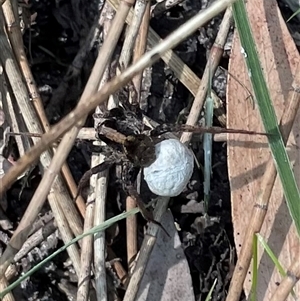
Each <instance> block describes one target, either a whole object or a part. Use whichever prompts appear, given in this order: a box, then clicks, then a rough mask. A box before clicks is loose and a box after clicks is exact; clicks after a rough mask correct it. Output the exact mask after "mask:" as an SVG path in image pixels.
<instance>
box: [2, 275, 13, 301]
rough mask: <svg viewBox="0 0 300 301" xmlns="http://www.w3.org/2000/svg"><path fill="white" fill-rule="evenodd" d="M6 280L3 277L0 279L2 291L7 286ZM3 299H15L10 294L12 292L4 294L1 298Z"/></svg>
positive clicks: (4, 300) (5, 300)
mask: <svg viewBox="0 0 300 301" xmlns="http://www.w3.org/2000/svg"><path fill="white" fill-rule="evenodd" d="M8 284H9V283H8V282H7V280H6V278H5V277H2V278H1V280H0V291H3V290H4V289H5V288H6V287H7V286H8ZM2 300H3V301H15V298H14V296H13V294H12V292H9V293H8V294H7V295H5V296H4V297H3V299H2Z"/></svg>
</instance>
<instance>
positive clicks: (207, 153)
mask: <svg viewBox="0 0 300 301" xmlns="http://www.w3.org/2000/svg"><path fill="white" fill-rule="evenodd" d="M210 70H211V69H210ZM211 85H212V74H211V72H209V83H208V90H207V97H206V102H205V125H206V126H207V127H211V126H212V124H213V114H214V101H213V99H212V95H211ZM203 151H204V183H203V187H204V206H205V211H206V212H207V209H208V203H209V198H210V180H211V165H212V134H209V133H204V135H203Z"/></svg>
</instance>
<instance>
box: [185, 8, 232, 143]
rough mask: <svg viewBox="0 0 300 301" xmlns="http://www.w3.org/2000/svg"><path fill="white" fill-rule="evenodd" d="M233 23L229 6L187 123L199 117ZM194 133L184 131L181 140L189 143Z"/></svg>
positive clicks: (193, 121)
mask: <svg viewBox="0 0 300 301" xmlns="http://www.w3.org/2000/svg"><path fill="white" fill-rule="evenodd" d="M231 23H232V10H231V8H227V10H226V12H225V15H224V17H223V20H222V23H221V25H220V29H219V31H218V34H217V37H216V40H215V42H214V45H213V46H212V49H211V51H210V55H209V58H208V63H207V64H206V66H205V70H204V73H203V77H202V80H201V84H200V86H199V88H198V91H197V94H196V96H195V100H194V102H193V105H192V108H191V111H190V114H189V116H188V118H187V121H186V124H188V125H195V124H196V123H197V121H198V119H199V116H200V113H201V111H202V108H203V104H204V101H205V97H206V94H207V90H208V85H209V76H210V74H211V76H213V75H214V74H215V72H216V69H217V68H218V65H219V62H220V59H221V57H222V55H223V52H224V45H225V43H226V39H227V35H228V32H229V28H230V26H231ZM192 135H193V133H188V132H186V133H183V134H182V136H181V142H182V143H188V142H189V141H190V140H191V138H192Z"/></svg>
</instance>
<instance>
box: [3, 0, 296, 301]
mask: <svg viewBox="0 0 300 301" xmlns="http://www.w3.org/2000/svg"><path fill="white" fill-rule="evenodd" d="M206 2H207V1H196V0H187V1H185V2H184V4H182V5H180V6H178V7H175V8H173V9H171V10H170V11H169V12H168V13H167V14H166V13H165V14H163V15H162V16H159V17H158V18H156V19H154V20H152V21H151V26H152V27H153V29H154V30H155V31H156V32H157V33H158V34H159V35H160V36H161V37H165V36H167V35H168V34H169V33H170V32H172V31H173V30H174V29H176V28H177V27H178V26H180V25H181V24H183V23H184V22H185V21H186V20H188V19H189V18H190V17H192V16H193V15H195V14H196V13H197V12H198V11H199V10H200V9H203V8H205V7H206V6H207V3H206ZM87 3H89V4H88V5H89V6H87ZM30 4H31V7H30V12H31V13H32V14H34V13H37V17H36V19H35V23H34V24H33V25H32V27H31V28H30V29H27V30H26V32H25V34H24V43H25V47H26V50H27V55H28V58H29V61H30V64H31V68H32V72H33V74H34V77H35V80H36V82H37V85H38V87H39V91H40V93H41V95H42V97H43V101H44V105H45V108H46V112H47V114H48V118H49V120H50V121H51V122H52V123H55V122H57V121H58V120H60V119H61V118H62V117H63V116H65V115H66V114H67V113H68V112H69V111H70V110H71V109H72V108H74V106H75V105H76V102H77V101H78V99H79V96H80V94H81V92H82V90H83V88H84V86H85V83H86V81H87V79H88V76H89V73H90V71H91V68H92V66H93V62H94V60H95V57H96V53H97V49H98V47H99V46H101V43H102V41H101V38H100V39H99V40H97V41H95V44H94V46H93V48H92V50H91V52H90V53H89V55H88V56H87V58H86V61H85V64H84V67H83V68H82V69H81V70H80V73H79V74H78V76H77V77H75V78H73V79H72V80H71V81H69V82H67V83H66V87H67V88H66V89H65V90H64V94H63V97H62V98H61V99H62V101H60V102H59V103H57V102H56V101H55V99H54V98H55V97H54V96H56V95H57V94H55V93H57V89H58V88H59V87H60V85H61V83H62V81H63V79H64V76H65V74H66V72H67V68H68V66H69V65H70V64H71V63H72V61H73V58H74V57H75V55H76V54H77V52H78V50H79V47H80V45H82V43H83V42H84V40H85V38H86V36H87V33H88V29H89V28H90V27H91V26H92V24H93V20H94V17H95V15H96V14H95V12H96V8H97V5H98V3H97V2H96V1H94V2H91V1H90V2H85V1H79V4H78V7H74V6H73V4H72V1H68V0H64V1H52V0H40V1H35V0H32V1H31V2H30ZM281 7H282V8H283V9H284V11H285V12H287V14H289V13H290V11H289V10H288V9H287V8H286V7H285V6H283V5H281ZM221 19H222V15H220V16H218V17H217V18H215V19H214V20H212V21H211V22H209V23H208V24H206V26H205V27H204V28H201V29H200V30H198V31H197V32H195V33H194V34H193V35H192V36H191V37H189V38H188V39H187V40H186V41H184V42H183V43H181V44H180V45H179V46H178V47H177V48H176V49H175V50H176V52H177V54H178V55H179V56H180V57H181V58H182V60H183V61H184V62H185V63H186V64H187V65H188V66H189V67H190V68H191V69H192V70H193V71H194V72H195V73H196V74H197V75H198V76H199V77H200V78H201V77H202V73H203V70H204V67H205V65H206V62H207V60H206V58H207V55H208V53H209V51H210V48H211V47H212V44H213V42H214V39H215V37H216V34H217V31H218V26H219V24H220V21H221ZM231 34H232V33H231ZM118 51H119V50H117V51H116V52H118ZM50 53H51V54H50ZM116 54H117V53H116ZM221 65H222V67H224V68H225V69H226V68H227V65H228V52H227V51H226V52H225V53H224V58H223V59H222V61H221ZM217 74H218V75H217V76H215V78H214V80H213V88H214V91H215V92H216V93H217V95H218V96H219V97H220V98H221V99H222V100H223V101H224V107H225V101H226V99H225V89H226V74H225V73H224V72H223V71H222V70H218V72H217ZM191 100H192V96H191V95H190V93H189V91H188V90H187V89H186V88H185V87H184V86H183V85H182V84H181V83H180V82H179V81H178V80H177V79H176V78H175V76H174V74H173V72H172V71H171V70H170V69H169V67H167V66H166V65H165V64H164V63H163V61H159V62H158V63H156V64H155V65H154V66H153V68H152V83H151V87H150V94H149V96H148V98H147V99H146V102H145V104H146V105H145V107H144V108H143V109H144V110H145V111H146V113H147V115H148V116H149V117H150V118H152V119H153V120H155V121H157V122H159V123H175V122H178V120H180V122H184V121H185V120H186V118H187V115H188V112H189V108H190V106H191ZM199 123H201V120H200V121H199ZM215 125H218V126H219V124H218V122H217V120H216V122H215ZM86 126H93V119H92V116H90V117H89V118H88V121H87V124H86ZM91 145H92V143H91V142H89V141H77V143H76V145H74V147H73V149H72V151H71V153H70V155H69V158H68V163H69V166H70V168H71V171H72V174H73V176H74V178H75V180H76V181H77V182H79V180H80V179H81V177H82V175H83V174H84V173H85V172H86V171H87V170H88V169H89V164H90V162H89V161H88V160H87V159H86V158H88V157H89V156H90V155H91V148H92V146H91ZM191 147H192V149H193V150H194V152H195V154H196V156H197V158H198V160H199V162H200V164H202V163H203V151H202V145H201V139H199V137H195V138H194V139H193V141H192V143H191ZM213 147H214V148H213V166H214V167H213V177H212V187H211V200H210V203H209V208H208V216H209V217H210V218H209V220H207V219H206V218H204V212H203V211H201V210H200V211H199V210H195V209H194V208H195V206H193V205H194V204H197V203H198V204H201V203H203V175H202V172H201V170H199V169H197V168H195V171H194V174H193V177H192V179H191V181H190V183H189V185H188V187H187V189H186V190H185V191H184V192H183V193H182V194H181V195H180V196H179V197H176V198H174V199H173V200H171V205H170V206H171V209H172V212H173V214H174V218H175V220H176V222H177V223H178V224H179V225H180V228H181V229H182V231H181V232H180V233H179V234H180V237H181V239H182V245H183V247H184V250H185V253H186V257H187V260H188V263H189V266H190V271H191V275H192V279H193V287H194V293H195V296H196V300H205V297H206V296H207V293H208V291H209V290H210V288H211V287H212V285H213V282H214V280H215V279H218V282H217V283H218V284H217V286H216V288H215V291H214V293H213V297H212V300H214V301H215V300H225V297H226V292H227V290H228V286H229V283H230V278H231V273H232V271H233V268H234V263H235V260H236V254H235V248H234V240H233V228H232V221H231V206H230V187H229V180H228V175H227V154H226V143H214V146H213ZM111 173H112V175H111V179H114V178H115V177H116V176H115V170H114V169H113V170H111ZM39 180H40V174H39V171H38V169H37V168H36V169H35V170H33V171H32V172H31V175H30V176H29V178H28V181H27V183H26V186H25V188H24V189H22V185H23V182H21V181H19V182H17V183H15V184H14V186H13V187H12V188H11V189H10V191H9V192H8V199H9V200H10V202H9V205H8V207H7V209H6V212H5V213H6V215H7V216H8V218H9V220H10V221H11V223H12V227H13V228H12V229H9V230H7V229H1V231H0V234H1V235H0V236H1V246H2V248H3V249H4V248H5V245H6V244H7V241H8V240H9V237H11V233H12V231H13V230H14V229H15V228H16V227H17V225H18V222H19V220H20V219H21V218H22V215H23V213H24V210H25V209H26V206H27V204H28V203H29V201H30V199H31V196H32V195H33V193H34V190H35V188H36V187H37V186H38V183H39ZM143 197H144V198H147V195H146V194H145V195H143ZM124 198H125V194H124V193H123V191H122V185H120V190H119V191H116V189H115V185H114V186H113V188H112V187H109V190H108V199H109V200H110V202H111V203H110V204H109V205H108V210H109V214H110V215H111V214H115V215H116V214H118V213H120V212H121V211H122V210H123V209H124ZM185 205H188V206H185ZM183 208H185V209H183ZM186 208H188V210H187V211H184V210H186ZM49 210H50V209H49V206H48V205H45V206H44V208H43V212H41V214H40V220H41V219H44V218H45V216H48V217H49V215H51V213H49ZM50 220H51V218H50V219H49V218H48V219H46V221H45V222H44V224H45V225H47V223H49V221H50ZM139 221H140V225H141V231H142V227H143V225H145V222H144V220H143V219H142V218H140V220H139ZM38 222H39V221H38ZM38 222H37V223H38ZM121 225H125V224H124V223H121V224H120V227H119V229H120V233H119V235H118V236H117V237H115V238H114V240H113V243H112V249H114V251H115V252H116V254H117V256H118V257H119V258H121V259H122V262H124V263H125V262H126V247H125V244H124V243H125V242H124V239H122V238H121V237H122V234H123V231H124V227H122V226H121ZM37 227H38V226H37ZM50 232H51V231H50ZM123 237H125V234H124V236H123ZM61 245H62V241H61V240H60V237H59V234H58V233H57V232H54V233H52V234H51V235H49V236H48V238H47V239H46V240H45V242H43V243H42V244H41V245H39V246H38V247H37V248H35V249H33V250H32V251H31V252H29V253H28V254H27V255H26V256H24V257H23V258H21V259H20V260H19V261H18V262H17V263H16V267H17V269H18V271H19V272H20V273H22V272H25V271H27V270H28V269H30V268H31V267H33V266H34V265H35V264H36V263H38V262H39V261H41V260H42V259H44V258H45V257H46V256H48V255H49V254H51V253H52V252H53V251H54V250H56V249H57V248H58V247H60V246H61ZM76 281H77V279H76V276H75V272H74V270H73V267H72V264H71V263H70V262H69V260H68V258H67V254H66V253H63V254H61V255H60V256H57V257H56V258H55V259H54V260H52V261H51V262H50V263H48V264H47V265H46V266H44V267H43V268H41V269H40V270H39V271H38V272H36V273H35V274H34V275H32V276H31V277H30V278H29V279H27V280H26V281H24V282H23V283H22V285H21V286H20V287H18V288H16V289H15V290H14V294H15V296H16V300H19V301H21V300H74V299H72V298H73V297H74V296H76V288H77V283H76ZM120 296H122V290H120ZM75 298H76V297H75ZM241 300H243V298H242V299H241Z"/></svg>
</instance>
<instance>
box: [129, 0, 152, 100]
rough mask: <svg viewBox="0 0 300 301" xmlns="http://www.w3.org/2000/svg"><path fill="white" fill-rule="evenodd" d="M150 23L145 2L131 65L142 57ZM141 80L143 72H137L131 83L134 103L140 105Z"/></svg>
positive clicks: (148, 3)
mask: <svg viewBox="0 0 300 301" xmlns="http://www.w3.org/2000/svg"><path fill="white" fill-rule="evenodd" d="M149 22H150V1H148V2H147V6H146V10H145V12H144V16H143V19H142V23H141V26H140V30H139V33H138V38H137V40H136V41H135V46H134V52H133V59H132V61H133V63H135V62H137V61H138V60H139V59H140V57H141V56H142V55H144V53H145V51H146V48H147V38H148V30H149ZM142 80H143V72H139V73H138V74H137V75H136V76H134V77H133V79H132V83H133V85H134V88H135V91H136V94H137V95H136V101H137V102H138V103H140V100H141V86H142ZM130 101H131V102H132V93H130Z"/></svg>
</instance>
